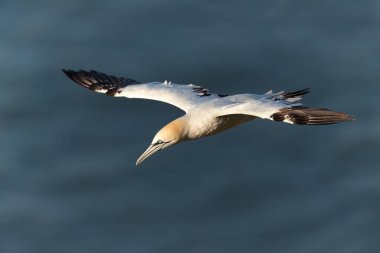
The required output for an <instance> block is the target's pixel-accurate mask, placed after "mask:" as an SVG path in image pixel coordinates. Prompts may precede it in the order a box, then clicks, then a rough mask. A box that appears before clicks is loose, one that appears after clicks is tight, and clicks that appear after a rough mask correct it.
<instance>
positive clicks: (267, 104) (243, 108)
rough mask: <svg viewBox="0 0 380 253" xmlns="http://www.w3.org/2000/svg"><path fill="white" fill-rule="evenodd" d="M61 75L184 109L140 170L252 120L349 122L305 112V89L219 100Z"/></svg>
mask: <svg viewBox="0 0 380 253" xmlns="http://www.w3.org/2000/svg"><path fill="white" fill-rule="evenodd" d="M63 72H64V73H65V74H66V75H67V76H68V77H69V78H70V79H71V80H73V81H74V82H76V83H77V84H79V85H81V86H83V87H85V88H88V89H90V90H93V91H95V92H99V93H105V94H107V95H109V96H112V97H127V98H141V99H151V100H158V101H161V102H165V103H169V104H172V105H174V106H176V107H178V108H180V109H182V110H183V111H184V112H185V114H184V115H183V116H182V117H179V118H177V119H175V120H173V121H172V122H170V123H169V124H167V125H166V126H164V127H163V128H162V129H161V130H159V131H158V132H157V134H156V135H155V136H154V138H153V140H152V142H151V144H150V145H149V147H148V149H147V150H146V151H145V152H144V153H143V154H142V155H141V156H140V157H139V158H138V159H137V161H136V165H139V164H140V163H141V162H143V161H144V160H145V159H147V158H148V157H150V156H151V155H153V154H154V153H156V152H158V151H160V150H162V149H164V148H167V147H170V146H173V145H175V144H178V143H180V142H183V141H187V140H195V139H199V138H202V137H206V136H210V135H214V134H217V133H220V132H222V131H225V130H228V129H230V128H232V127H235V126H237V125H240V124H243V123H247V122H248V121H251V120H253V119H256V118H261V119H269V120H272V121H279V122H285V123H289V124H296V125H327V124H335V123H340V122H344V121H350V120H353V118H352V117H351V116H350V115H348V114H346V113H342V112H335V111H331V110H329V109H325V108H308V107H305V106H303V105H302V104H301V103H299V102H298V101H299V100H301V98H302V95H305V94H306V93H309V91H310V90H309V89H302V90H298V91H294V92H284V91H281V92H272V91H268V92H267V93H265V94H260V95H258V94H237V95H220V94H214V93H210V91H209V90H208V89H206V88H203V87H201V86H197V85H194V84H187V85H185V84H176V83H172V82H168V81H165V82H147V83H141V82H139V81H136V80H133V79H130V78H123V77H116V76H112V75H107V74H104V73H100V72H97V71H94V70H91V71H84V70H79V71H73V70H64V69H63Z"/></svg>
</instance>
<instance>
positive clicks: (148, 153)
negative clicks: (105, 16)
mask: <svg viewBox="0 0 380 253" xmlns="http://www.w3.org/2000/svg"><path fill="white" fill-rule="evenodd" d="M165 144H166V143H162V144H152V145H150V146H149V148H148V149H147V150H145V152H144V153H143V154H142V155H141V156H140V157H139V159H137V161H136V166H138V165H139V164H140V163H142V162H143V161H144V160H145V159H147V158H148V157H149V156H151V155H153V154H154V153H156V152H158V151H160V150H161V149H163V148H164V146H165Z"/></svg>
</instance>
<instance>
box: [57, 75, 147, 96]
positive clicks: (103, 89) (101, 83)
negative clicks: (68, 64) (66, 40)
mask: <svg viewBox="0 0 380 253" xmlns="http://www.w3.org/2000/svg"><path fill="white" fill-rule="evenodd" d="M62 71H63V73H65V74H66V76H67V77H68V78H70V79H71V80H72V81H74V82H75V83H77V84H79V85H80V86H83V87H85V88H87V89H90V90H93V91H96V92H100V93H106V94H107V95H109V96H115V95H116V94H117V93H120V92H121V89H122V88H124V87H126V86H128V85H131V84H139V83H140V82H138V81H136V80H133V79H129V78H123V77H116V76H112V75H107V74H104V73H101V72H98V71H95V70H90V71H85V70H79V71H74V70H71V69H62Z"/></svg>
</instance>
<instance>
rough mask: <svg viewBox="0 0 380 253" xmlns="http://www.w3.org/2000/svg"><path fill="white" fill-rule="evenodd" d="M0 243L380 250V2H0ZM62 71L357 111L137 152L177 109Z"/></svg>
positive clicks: (105, 248)
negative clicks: (88, 86) (148, 153)
mask: <svg viewBox="0 0 380 253" xmlns="http://www.w3.org/2000/svg"><path fill="white" fill-rule="evenodd" d="M0 21H1V22H0V35H1V36H0V37H1V39H0V55H1V61H0V85H1V92H0V136H1V141H0V161H1V164H0V252H4V253H8V252H9V253H15V252H17V253H18V252H28V253H30V252H32V253H33V252H36V253H37V252H39V253H40V252H92V253H93V252H253V251H255V252H291V253H294V252H309V253H310V252H323V251H325V252H344V253H350V252H379V251H380V246H379V243H378V241H379V240H378V238H379V234H380V229H379V228H380V217H379V213H380V205H379V199H380V168H379V167H380V166H379V163H380V156H379V154H380V132H379V126H380V120H379V116H378V114H379V113H378V111H379V109H380V104H379V94H380V85H379V83H380V74H379V73H380V72H379V67H380V64H379V56H380V47H379V45H380V5H379V2H378V1H375V0H372V1H371V0H368V1H350V0H349V1H347V0H345V1H343V0H342V1H327V0H323V1H305V0H302V1H301V0H299V1H295V0H294V1H291V0H288V1H285V0H282V1H281V0H270V1H243V0H241V1H240V0H239V1H218V2H214V1H196V0H193V1H168V0H167V1H153V0H149V1H148V0H144V1H137V0H135V1H121V0H120V1H73V0H70V1H61V2H58V1H42V0H41V1H5V0H3V1H1V2H0ZM61 68H73V69H79V68H82V69H97V70H100V71H104V72H107V73H110V74H116V75H121V76H127V77H132V78H135V79H137V80H141V81H152V80H165V79H168V80H173V81H176V82H178V83H187V82H191V83H195V84H200V85H203V86H206V87H208V88H209V89H210V90H212V91H215V92H218V93H221V94H224V93H227V94H231V93H242V92H253V93H262V92H266V91H267V90H269V89H274V90H293V89H299V88H305V87H310V88H312V93H311V94H310V95H308V96H307V97H306V98H305V100H304V102H305V103H306V104H308V105H310V106H316V107H319V106H322V107H329V108H332V109H336V110H338V111H345V112H349V113H351V114H352V115H354V116H355V118H356V119H357V120H356V121H355V122H352V123H346V124H340V125H334V126H325V127H302V126H301V127H300V126H290V125H285V124H279V123H273V122H269V121H253V122H251V123H249V124H247V125H244V126H240V127H238V128H236V129H233V130H231V131H229V132H226V133H223V134H220V135H218V136H214V137H210V138H207V139H204V140H199V141H194V142H188V143H184V144H182V145H178V146H175V147H173V148H171V149H169V150H165V151H162V152H160V153H159V154H157V155H155V156H153V157H152V158H150V159H149V160H147V161H146V162H144V163H143V164H142V166H141V167H139V168H136V167H135V165H134V163H135V160H136V159H137V157H138V156H139V154H140V153H141V152H142V151H144V150H145V148H146V147H147V145H148V144H149V143H150V141H151V138H152V137H153V136H154V134H155V132H156V131H157V130H158V129H160V128H161V127H162V126H163V125H165V124H166V123H167V122H168V121H170V120H172V119H174V118H176V117H178V116H180V115H181V112H180V111H179V110H177V109H175V108H174V107H170V106H169V105H166V104H161V103H156V102H151V101H142V100H132V101H127V100H125V99H115V98H110V97H107V96H102V95H100V94H95V93H92V92H89V91H87V90H85V89H82V88H80V87H78V86H76V85H74V84H73V83H72V82H71V81H69V80H68V79H67V78H66V77H65V76H64V75H63V73H61V71H60V69H61Z"/></svg>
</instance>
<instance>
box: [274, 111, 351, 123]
mask: <svg viewBox="0 0 380 253" xmlns="http://www.w3.org/2000/svg"><path fill="white" fill-rule="evenodd" d="M271 118H272V119H273V120H274V121H282V122H286V123H290V124H297V125H328V124H336V123H340V122H345V121H351V120H353V119H354V118H353V117H352V116H350V115H348V114H346V113H343V112H334V111H331V110H329V109H325V108H305V107H295V108H286V109H281V110H280V111H279V112H277V113H274V114H273V115H272V116H271Z"/></svg>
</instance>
